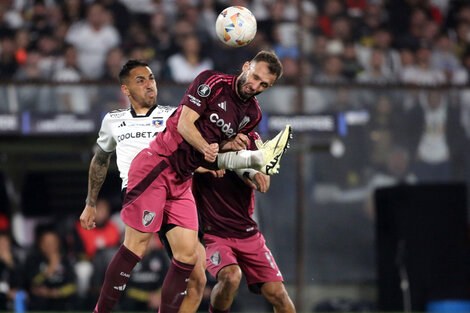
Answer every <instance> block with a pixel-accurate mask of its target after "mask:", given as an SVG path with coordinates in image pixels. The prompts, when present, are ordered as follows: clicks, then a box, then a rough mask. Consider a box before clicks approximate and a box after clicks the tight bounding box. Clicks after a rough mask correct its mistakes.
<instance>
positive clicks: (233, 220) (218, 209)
mask: <svg viewBox="0 0 470 313" xmlns="http://www.w3.org/2000/svg"><path fill="white" fill-rule="evenodd" d="M249 138H250V146H249V147H248V149H250V150H256V145H255V144H254V141H255V140H257V139H259V135H258V134H257V133H256V132H251V133H250V134H249ZM193 195H194V199H195V200H196V207H197V209H198V212H199V216H200V218H201V226H202V230H203V231H204V233H207V234H211V235H215V236H218V237H225V238H226V237H229V238H247V237H250V236H252V235H254V234H256V233H257V232H258V226H257V224H256V222H255V221H254V220H253V219H252V215H253V211H254V209H255V193H254V190H253V189H251V188H250V187H248V185H247V184H245V183H244V182H243V180H242V179H241V178H240V177H238V175H237V174H236V173H235V172H232V171H226V173H225V175H224V177H222V178H215V177H214V176H213V175H212V174H210V173H205V174H196V175H194V178H193Z"/></svg>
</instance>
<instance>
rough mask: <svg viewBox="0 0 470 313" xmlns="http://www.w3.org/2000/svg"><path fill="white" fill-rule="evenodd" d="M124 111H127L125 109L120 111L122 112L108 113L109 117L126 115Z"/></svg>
mask: <svg viewBox="0 0 470 313" xmlns="http://www.w3.org/2000/svg"><path fill="white" fill-rule="evenodd" d="M126 113H127V110H126V111H122V112H116V113H109V117H111V118H120V117H123V116H124V115H126Z"/></svg>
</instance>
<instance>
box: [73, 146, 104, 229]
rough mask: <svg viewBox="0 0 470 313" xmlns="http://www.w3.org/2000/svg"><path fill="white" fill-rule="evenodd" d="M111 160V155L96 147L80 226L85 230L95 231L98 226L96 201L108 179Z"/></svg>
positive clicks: (89, 172)
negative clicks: (96, 223) (107, 174)
mask: <svg viewBox="0 0 470 313" xmlns="http://www.w3.org/2000/svg"><path fill="white" fill-rule="evenodd" d="M110 159H111V154H110V153H107V152H105V151H103V150H101V148H100V147H99V146H96V148H95V155H94V156H93V159H92V160H91V163H90V170H89V171H88V194H87V197H86V200H85V208H84V209H83V212H82V214H81V215H80V224H81V225H82V227H83V228H85V229H93V228H95V226H96V225H95V216H96V201H97V199H98V194H99V192H100V189H101V186H102V185H103V182H104V180H105V178H106V173H107V172H108V167H109V160H110Z"/></svg>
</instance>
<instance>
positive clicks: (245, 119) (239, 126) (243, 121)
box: [238, 115, 251, 130]
mask: <svg viewBox="0 0 470 313" xmlns="http://www.w3.org/2000/svg"><path fill="white" fill-rule="evenodd" d="M250 120H251V119H250V117H249V116H246V115H245V117H243V119H242V121H241V123H240V125H238V129H239V130H240V129H242V128H243V127H245V126H246V125H247V124H248V123H249V122H250Z"/></svg>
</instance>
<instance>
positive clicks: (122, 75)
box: [119, 60, 149, 85]
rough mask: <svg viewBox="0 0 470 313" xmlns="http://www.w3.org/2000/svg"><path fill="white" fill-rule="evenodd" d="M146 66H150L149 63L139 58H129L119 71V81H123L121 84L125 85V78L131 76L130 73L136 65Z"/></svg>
mask: <svg viewBox="0 0 470 313" xmlns="http://www.w3.org/2000/svg"><path fill="white" fill-rule="evenodd" d="M141 66H143V67H146V66H149V65H148V64H147V63H145V62H142V61H139V60H129V61H127V62H126V64H124V66H123V67H122V69H121V71H120V72H119V81H120V82H121V85H124V80H125V79H126V78H128V77H129V73H130V72H131V70H132V69H134V68H136V67H141Z"/></svg>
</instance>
